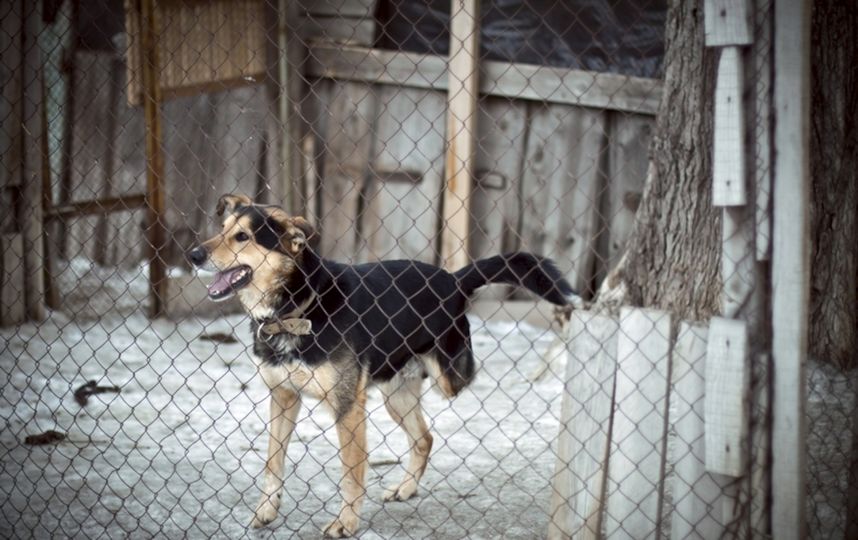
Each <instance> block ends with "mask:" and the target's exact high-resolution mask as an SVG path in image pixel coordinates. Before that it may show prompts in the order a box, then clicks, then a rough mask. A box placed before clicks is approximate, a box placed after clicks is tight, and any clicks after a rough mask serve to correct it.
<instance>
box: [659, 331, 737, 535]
mask: <svg viewBox="0 0 858 540" xmlns="http://www.w3.org/2000/svg"><path fill="white" fill-rule="evenodd" d="M707 336H708V330H707V329H706V328H705V327H702V326H693V325H690V324H688V323H685V322H683V323H681V324H680V327H679V335H678V336H677V339H676V345H674V348H673V355H672V360H671V373H670V380H671V390H670V402H671V406H670V415H671V417H670V425H671V426H672V428H673V432H674V433H675V437H676V438H675V443H674V446H673V472H674V477H673V495H672V498H673V511H672V512H671V522H670V537H671V538H672V539H674V540H684V539H686V538H701V539H705V538H721V537H722V534H723V533H724V531H725V522H724V515H723V513H722V512H721V509H722V508H723V505H724V497H723V494H722V489H723V488H724V486H725V485H727V483H728V482H729V480H728V479H726V478H724V477H723V476H721V475H718V474H711V473H709V472H707V471H706V450H705V429H704V426H705V421H704V405H703V404H704V396H705V393H706V392H705V390H706V378H705V375H706V342H707Z"/></svg>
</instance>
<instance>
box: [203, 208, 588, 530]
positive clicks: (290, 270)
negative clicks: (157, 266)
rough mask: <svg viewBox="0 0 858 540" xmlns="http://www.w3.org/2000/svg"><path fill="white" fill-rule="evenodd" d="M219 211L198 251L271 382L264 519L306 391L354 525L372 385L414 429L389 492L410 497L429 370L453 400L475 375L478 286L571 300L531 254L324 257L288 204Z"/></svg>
mask: <svg viewBox="0 0 858 540" xmlns="http://www.w3.org/2000/svg"><path fill="white" fill-rule="evenodd" d="M217 214H218V215H219V216H221V217H222V218H223V229H222V231H221V232H220V234H217V235H216V236H214V237H213V238H211V239H209V240H207V241H205V242H203V243H202V244H200V245H199V246H198V247H196V248H194V249H193V250H191V251H190V252H189V254H188V258H189V259H190V261H191V263H192V264H193V265H194V266H196V267H198V268H201V267H207V266H208V267H211V268H213V269H214V270H215V271H216V274H215V277H214V279H213V281H212V282H211V283H210V284H209V285H208V295H209V297H210V298H211V299H212V300H223V299H226V298H228V297H230V296H232V295H237V296H238V299H239V300H240V302H241V305H242V306H243V308H244V309H245V310H246V311H247V313H248V314H249V315H250V318H251V323H250V329H251V332H252V333H253V335H254V344H253V352H254V357H255V361H256V362H257V364H258V366H259V373H260V374H261V376H262V379H263V380H264V381H265V383H266V385H267V386H268V388H269V389H270V390H271V401H270V414H271V417H270V438H269V443H268V458H267V461H266V464H265V470H264V480H263V490H262V496H261V499H260V501H259V504H258V505H257V507H256V510H255V512H254V515H253V519H252V522H251V526H252V527H254V528H256V527H262V526H264V525H266V524H268V523H270V522H271V521H273V520H274V519H275V517H276V516H277V512H278V510H279V506H280V496H281V492H282V489H283V481H284V471H283V469H284V458H285V456H286V448H287V445H288V443H289V438H290V436H291V434H292V430H293V429H294V427H295V422H296V419H297V417H298V412H299V409H300V407H301V398H302V396H303V395H308V396H310V397H313V398H315V399H318V400H320V401H321V402H323V403H325V404H326V405H327V406H328V407H329V408H330V410H331V412H332V414H333V417H334V419H335V423H336V429H337V435H338V438H339V443H340V458H341V461H342V481H341V483H340V493H341V496H342V506H341V509H340V512H339V515H338V516H337V517H336V519H334V520H333V521H332V522H331V523H330V524H329V525H328V526H327V527H325V529H324V534H325V535H326V536H329V537H336V538H339V537H345V536H350V535H353V534H354V533H355V532H356V531H357V530H358V527H359V521H360V509H361V504H362V502H363V497H364V493H365V487H364V477H365V475H366V467H367V445H366V418H365V414H366V413H365V403H366V392H367V387H368V386H370V385H376V386H378V387H379V388H380V390H381V393H382V395H383V397H384V404H385V407H386V409H387V411H388V412H389V413H390V416H391V417H392V418H393V419H394V420H395V421H396V422H397V423H398V424H399V426H400V427H401V428H402V430H403V431H404V432H405V435H406V436H407V437H408V442H409V444H410V456H409V461H408V464H407V467H406V473H405V476H404V477H403V478H402V480H401V481H400V482H399V483H397V484H395V485H393V486H392V487H390V488H389V489H387V490H386V491H385V492H384V495H383V499H384V501H404V500H406V499H409V498H411V497H413V496H414V495H415V494H416V493H417V486H418V483H419V482H420V478H421V476H422V475H423V472H424V471H425V470H426V464H427V463H428V459H429V453H430V451H431V450H432V435H431V434H430V433H429V429H428V427H427V425H426V421H425V420H424V418H423V414H422V412H421V409H420V397H421V395H422V390H421V387H422V384H423V379H424V378H425V377H431V378H432V379H434V382H435V383H436V385H437V388H438V389H439V390H440V391H441V393H442V394H443V395H444V396H446V397H448V398H453V397H455V396H456V395H457V394H458V393H459V392H461V391H462V389H463V388H465V387H466V386H467V385H468V383H470V382H471V380H472V379H473V378H474V374H475V371H476V369H475V365H474V357H473V354H472V349H471V338H470V328H469V324H468V319H467V317H466V310H467V307H468V301H469V298H470V296H471V295H472V294H473V293H474V291H475V290H476V289H478V288H479V287H482V286H483V285H487V284H489V283H506V284H511V285H516V286H520V287H524V288H526V289H529V290H531V291H533V292H534V293H536V294H537V295H539V296H540V297H542V298H544V299H546V300H548V301H549V302H551V303H553V304H555V305H559V306H568V305H570V302H571V299H572V298H573V296H574V293H573V291H572V288H571V287H570V286H569V284H568V283H567V281H566V280H565V279H564V278H563V276H562V275H561V274H560V272H559V271H558V270H557V267H556V266H555V265H554V264H553V263H552V262H551V261H549V260H547V259H544V258H541V257H538V256H535V255H531V254H528V253H514V254H508V255H499V256H495V257H490V258H487V259H482V260H478V261H476V262H474V263H472V264H470V265H468V266H466V267H464V268H462V269H461V270H459V271H457V272H455V273H449V272H447V271H446V270H444V269H441V268H439V267H436V266H433V265H430V264H426V263H423V262H418V261H413V260H398V261H383V262H375V263H366V264H358V265H347V264H340V263H337V262H334V261H330V260H326V259H323V258H321V257H320V256H319V255H318V254H317V253H316V252H315V251H314V250H313V248H312V246H311V242H310V241H311V240H312V239H313V237H314V236H315V234H316V233H315V230H314V228H313V227H312V226H311V225H310V224H309V223H308V222H307V220H305V219H304V218H302V217H297V216H290V215H289V214H287V213H286V212H285V211H284V210H283V209H282V208H279V207H277V206H273V205H263V204H255V203H254V202H253V201H252V200H251V199H250V198H249V197H247V196H244V195H231V194H230V195H224V196H223V197H221V198H220V200H219V201H218V205H217ZM272 328H273V330H272Z"/></svg>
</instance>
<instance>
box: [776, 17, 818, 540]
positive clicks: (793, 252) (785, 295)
mask: <svg viewBox="0 0 858 540" xmlns="http://www.w3.org/2000/svg"><path fill="white" fill-rule="evenodd" d="M774 91H775V94H774V96H775V97H774V99H775V135H774V144H775V175H774V182H773V183H774V186H773V188H774V201H773V203H774V204H773V208H774V217H773V224H774V231H773V243H772V356H773V362H774V396H773V433H772V440H773V442H772V444H773V448H774V449H775V451H774V452H773V462H772V537H773V538H778V539H779V540H780V539H783V540H789V539H791V538H795V539H798V538H805V533H806V528H805V527H806V524H805V494H806V485H805V453H806V448H805V446H806V444H807V438H806V430H805V416H804V411H805V402H806V388H805V384H806V382H805V361H806V357H807V327H808V325H807V320H808V305H809V277H810V229H809V224H810V220H809V207H810V165H809V164H810V156H809V149H810V1H809V0H776V1H775V88H774Z"/></svg>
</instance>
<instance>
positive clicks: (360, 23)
mask: <svg viewBox="0 0 858 540" xmlns="http://www.w3.org/2000/svg"><path fill="white" fill-rule="evenodd" d="M298 32H299V34H300V36H301V38H302V39H304V40H324V41H329V42H334V43H347V44H349V45H371V44H372V42H373V40H375V20H374V19H373V18H372V17H338V16H331V17H325V16H321V17H320V16H315V15H313V16H305V17H301V18H300V19H299V25H298Z"/></svg>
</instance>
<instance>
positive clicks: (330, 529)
mask: <svg viewBox="0 0 858 540" xmlns="http://www.w3.org/2000/svg"><path fill="white" fill-rule="evenodd" d="M337 436H338V437H339V439H340V459H341V460H342V464H343V477H342V481H341V482H340V491H341V493H342V497H343V504H342V507H341V508H340V514H339V515H338V516H337V518H336V519H335V520H334V521H332V522H331V523H330V524H328V526H327V527H325V530H324V533H325V536H329V537H332V538H343V537H346V536H351V535H353V534H354V533H355V532H357V529H358V525H359V523H360V509H361V505H362V504H363V497H364V495H365V494H366V486H365V485H364V478H365V477H366V466H367V449H366V385H365V384H361V385H360V387H359V388H358V393H357V399H356V400H355V402H354V404H353V405H352V407H351V409H350V410H349V411H348V412H347V413H345V414H344V415H342V417H340V418H339V420H338V421H337Z"/></svg>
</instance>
